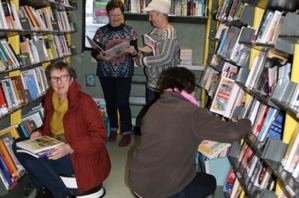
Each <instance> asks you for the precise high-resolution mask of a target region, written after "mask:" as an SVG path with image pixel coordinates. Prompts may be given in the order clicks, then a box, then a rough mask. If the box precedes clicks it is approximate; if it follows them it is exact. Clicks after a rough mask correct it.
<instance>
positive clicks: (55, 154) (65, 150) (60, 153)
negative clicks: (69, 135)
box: [48, 144, 73, 160]
mask: <svg viewBox="0 0 299 198" xmlns="http://www.w3.org/2000/svg"><path fill="white" fill-rule="evenodd" d="M72 152H73V149H72V148H71V146H70V145H69V144H62V145H59V146H57V147H56V148H54V149H53V151H52V152H51V154H50V155H48V159H51V160H57V159H59V158H61V157H64V156H66V155H68V154H70V153H72Z"/></svg>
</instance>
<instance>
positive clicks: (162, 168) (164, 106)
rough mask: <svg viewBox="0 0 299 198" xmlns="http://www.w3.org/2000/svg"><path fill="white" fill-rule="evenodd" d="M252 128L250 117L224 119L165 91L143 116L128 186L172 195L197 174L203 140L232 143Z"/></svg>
mask: <svg viewBox="0 0 299 198" xmlns="http://www.w3.org/2000/svg"><path fill="white" fill-rule="evenodd" d="M250 131H251V123H250V121H249V120H247V119H241V120H239V121H238V122H224V121H221V119H219V118H217V117H216V116H214V115H211V114H209V113H208V112H206V111H205V110H203V109H202V108H199V107H197V106H195V105H194V104H192V103H191V102H190V101H188V100H187V99H186V98H184V97H183V96H181V95H180V94H179V93H174V92H166V93H164V94H162V95H161V97H160V99H159V100H157V102H155V103H154V104H153V105H152V106H151V107H150V108H149V110H148V111H147V113H146V114H145V116H144V117H143V119H142V126H141V141H140V145H139V146H138V147H137V149H136V150H135V152H134V154H133V158H132V162H131V167H130V171H129V185H130V186H131V188H132V189H133V191H135V192H136V193H137V194H138V195H140V196H141V197H143V198H165V197H169V196H171V195H173V194H175V193H177V192H179V191H181V190H182V189H183V188H184V187H186V186H187V185H188V184H189V183H190V182H191V181H192V179H193V178H194V177H195V175H196V170H195V167H194V157H195V154H196V152H197V148H198V145H199V143H200V142H201V141H202V140H214V141H219V142H233V141H235V140H239V139H240V138H242V137H244V136H245V135H247V134H248V133H249V132H250Z"/></svg>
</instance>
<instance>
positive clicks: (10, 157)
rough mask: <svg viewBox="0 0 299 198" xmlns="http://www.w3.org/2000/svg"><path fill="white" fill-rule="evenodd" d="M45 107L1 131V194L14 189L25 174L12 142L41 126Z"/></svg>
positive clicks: (27, 135)
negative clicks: (13, 149)
mask: <svg viewBox="0 0 299 198" xmlns="http://www.w3.org/2000/svg"><path fill="white" fill-rule="evenodd" d="M42 120H43V108H37V109H35V110H33V111H31V112H29V113H28V114H26V115H24V116H23V117H22V122H21V123H20V124H17V125H13V126H10V127H7V128H4V129H1V131H0V196H2V195H5V194H6V192H7V190H12V189H13V188H14V187H15V186H16V185H17V183H18V180H19V179H20V178H21V177H22V176H23V175H24V174H25V172H26V171H25V169H24V167H23V166H22V165H21V164H20V162H19V161H18V159H17V158H16V156H15V154H14V153H13V151H12V143H13V141H14V140H15V139H17V138H19V137H29V135H30V134H31V132H32V131H33V130H35V129H37V128H38V127H40V126H41V124H42Z"/></svg>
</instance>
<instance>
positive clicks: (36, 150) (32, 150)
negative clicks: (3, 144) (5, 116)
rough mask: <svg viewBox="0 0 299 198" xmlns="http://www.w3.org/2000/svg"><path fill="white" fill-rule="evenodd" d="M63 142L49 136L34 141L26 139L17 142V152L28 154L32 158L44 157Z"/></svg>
mask: <svg viewBox="0 0 299 198" xmlns="http://www.w3.org/2000/svg"><path fill="white" fill-rule="evenodd" d="M61 144H64V142H62V141H59V140H57V139H54V138H52V137H49V136H41V137H37V138H34V139H28V140H24V141H21V142H17V144H16V145H17V147H18V149H17V152H23V153H28V154H30V155H32V156H34V157H37V158H39V157H44V156H47V155H49V154H50V153H51V151H52V150H53V149H54V148H55V147H57V146H59V145H61Z"/></svg>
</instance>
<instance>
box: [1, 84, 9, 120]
mask: <svg viewBox="0 0 299 198" xmlns="http://www.w3.org/2000/svg"><path fill="white" fill-rule="evenodd" d="M7 113H8V106H7V103H6V99H5V96H4V92H3V90H2V86H0V116H2V115H5V114H7Z"/></svg>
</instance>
